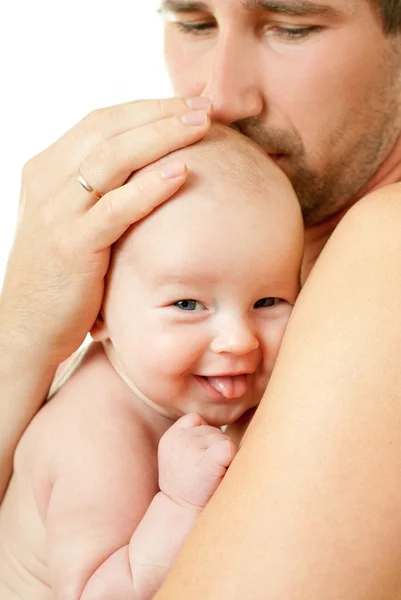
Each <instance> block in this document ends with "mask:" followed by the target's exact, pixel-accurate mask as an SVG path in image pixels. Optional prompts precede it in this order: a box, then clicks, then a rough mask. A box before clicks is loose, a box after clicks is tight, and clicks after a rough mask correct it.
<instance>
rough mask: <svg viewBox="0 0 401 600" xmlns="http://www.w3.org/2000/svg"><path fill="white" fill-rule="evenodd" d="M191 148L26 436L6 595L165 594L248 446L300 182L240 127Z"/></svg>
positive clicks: (11, 495)
mask: <svg viewBox="0 0 401 600" xmlns="http://www.w3.org/2000/svg"><path fill="white" fill-rule="evenodd" d="M178 154H179V157H180V159H183V160H185V162H186V164H187V165H188V168H189V170H190V176H189V179H188V182H187V184H186V185H185V186H184V188H183V189H182V190H181V191H180V192H179V193H177V194H176V196H175V197H174V198H173V199H172V200H170V201H169V202H167V203H165V204H164V205H163V206H161V207H160V208H158V209H157V210H155V211H154V212H153V213H152V214H151V215H150V216H149V217H147V218H146V219H144V220H143V221H141V222H140V223H138V224H136V225H135V226H133V227H131V229H130V230H129V231H128V232H127V234H126V235H125V236H124V237H123V238H122V239H121V240H120V242H119V243H118V244H116V246H115V248H114V249H113V253H112V261H111V264H110V269H109V273H108V277H107V285H106V294H105V299H104V304H103V309H102V313H101V318H99V319H98V321H97V323H96V325H95V327H94V329H93V332H92V335H93V338H94V340H95V342H94V343H93V344H92V345H91V346H90V347H89V349H88V350H87V351H86V352H85V353H84V354H83V355H82V356H81V359H80V363H79V365H76V368H75V371H74V372H73V373H72V374H71V376H70V377H69V378H68V379H67V381H65V382H64V384H63V386H62V387H61V389H60V390H59V391H58V392H57V393H56V394H55V396H54V397H53V398H52V399H51V401H50V402H48V403H47V404H46V405H45V406H44V407H43V409H42V410H41V411H40V413H39V414H38V415H37V417H36V418H35V420H34V421H33V422H32V424H31V426H30V427H29V429H28V430H27V432H26V434H25V436H24V437H23V439H22V440H21V442H20V445H19V447H18V450H17V454H16V458H15V471H14V475H13V478H12V481H11V483H10V486H9V489H8V492H7V495H6V498H5V500H4V503H3V505H2V506H1V511H0V597H1V599H2V600H14V599H17V598H18V599H26V600H50V599H55V598H58V599H60V600H103V599H104V600H106V599H107V600H128V598H129V599H130V600H145V599H150V598H152V596H153V595H154V593H155V592H156V590H157V589H158V587H159V586H160V585H161V583H162V581H163V579H164V578H165V577H166V575H167V573H168V570H169V569H170V567H171V564H172V562H173V560H174V559H175V557H176V555H177V553H178V551H179V549H180V547H181V545H182V543H183V541H184V539H185V537H186V536H187V535H188V533H189V531H190V529H191V527H192V526H193V524H194V522H195V520H196V518H197V517H198V515H199V513H200V511H201V510H202V508H203V507H204V506H205V505H206V503H207V502H208V500H209V499H210V497H211V496H212V494H213V493H214V492H215V490H216V488H217V487H218V485H219V483H220V482H221V480H222V478H223V476H224V474H225V472H226V469H227V467H228V466H229V465H230V463H231V461H232V459H233V457H234V455H235V453H236V446H235V445H234V444H233V442H231V441H230V439H229V437H228V436H227V435H225V434H223V433H222V431H221V430H220V427H221V426H223V425H227V424H230V423H233V422H234V421H235V420H237V419H238V418H239V417H241V416H242V415H243V414H244V413H245V412H246V411H247V410H248V409H251V408H252V407H255V406H257V404H258V403H259V402H260V400H261V397H262V395H263V393H264V390H265V388H266V385H267V383H268V381H269V377H270V375H271V372H272V369H273V366H274V363H275V360H276V357H277V353H278V350H279V347H280V343H281V340H282V337H283V334H284V330H285V328H286V325H287V322H288V319H289V316H290V313H291V309H292V306H293V304H294V302H295V300H296V297H297V294H298V292H299V271H300V266H301V260H302V254H303V225H302V219H301V215H300V210H299V206H298V202H297V199H296V197H295V195H294V192H293V190H292V188H291V186H290V184H289V183H288V182H287V179H286V178H285V176H284V175H283V174H282V173H281V171H280V170H279V169H278V168H277V167H276V166H275V165H274V164H273V163H271V161H270V160H269V159H268V158H267V157H266V156H265V154H264V153H263V151H262V150H261V149H260V148H259V147H257V146H256V145H254V144H253V143H252V142H250V141H249V140H247V139H246V138H245V137H243V136H241V135H240V134H239V133H237V132H235V131H233V130H231V129H228V128H223V127H221V126H215V127H213V128H212V130H211V132H210V133H209V134H208V136H207V137H206V139H205V140H204V141H202V142H200V143H198V144H196V145H194V146H192V147H190V148H186V149H185V150H181V151H180V152H179V153H178ZM163 160H166V159H163ZM159 167H160V162H159V164H158V165H157V166H153V165H152V166H150V167H148V168H159ZM159 442H160V444H159Z"/></svg>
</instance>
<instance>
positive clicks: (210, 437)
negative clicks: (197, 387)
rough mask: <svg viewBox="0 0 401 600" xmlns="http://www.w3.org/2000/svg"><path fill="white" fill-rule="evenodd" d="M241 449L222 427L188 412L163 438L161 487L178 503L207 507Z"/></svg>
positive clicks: (160, 445) (160, 454) (160, 448)
mask: <svg viewBox="0 0 401 600" xmlns="http://www.w3.org/2000/svg"><path fill="white" fill-rule="evenodd" d="M237 452H238V448H237V446H236V445H235V444H234V442H232V441H231V440H230V438H229V437H228V436H227V435H225V434H224V433H222V432H221V431H220V429H218V428H217V427H212V426H211V425H208V424H207V423H206V421H205V420H204V419H203V418H202V417H201V416H200V415H198V414H196V413H191V414H188V415H185V416H184V417H181V419H179V420H178V421H177V422H176V423H175V424H174V425H173V426H172V427H170V429H168V430H167V431H166V433H165V434H164V436H163V437H162V438H161V440H160V444H159V486H160V489H161V490H162V491H163V492H164V493H165V494H167V495H168V496H170V497H171V498H172V499H173V500H176V501H177V502H185V503H189V504H193V505H195V506H199V507H200V508H203V507H204V506H206V504H207V502H208V501H209V499H210V498H211V496H212V495H213V494H214V492H215V491H216V489H217V488H218V486H219V484H220V482H221V480H222V479H223V477H224V475H225V474H226V471H227V468H228V467H229V466H230V464H231V462H232V460H233V459H234V457H235V455H236V454H237Z"/></svg>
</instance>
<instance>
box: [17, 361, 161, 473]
mask: <svg viewBox="0 0 401 600" xmlns="http://www.w3.org/2000/svg"><path fill="white" fill-rule="evenodd" d="M109 368H110V367H109V365H108V363H107V362H104V361H103V359H102V358H101V357H99V356H97V354H96V349H95V351H89V352H88V353H87V356H86V357H85V359H84V361H83V362H82V364H81V365H80V367H79V369H78V370H76V371H75V372H74V373H73V374H72V376H71V377H70V378H69V379H68V380H67V381H65V382H64V384H63V386H62V387H61V389H59V391H58V392H57V393H56V394H55V396H54V397H53V398H52V399H50V400H49V401H48V402H47V403H46V404H45V405H44V406H43V408H42V409H41V410H40V411H39V413H38V414H37V415H36V417H35V418H34V419H33V421H32V423H31V424H30V426H29V427H28V429H27V431H26V432H25V434H24V436H23V438H22V439H21V441H20V443H19V446H18V448H17V452H16V456H15V470H16V472H19V473H25V474H28V473H29V474H30V476H32V475H33V476H34V480H36V481H48V480H50V481H54V480H55V479H56V478H57V477H58V476H60V474H62V476H64V475H65V474H72V473H74V471H75V472H76V471H77V470H79V473H80V477H82V478H89V479H90V478H92V477H94V478H96V477H103V476H104V478H105V479H106V480H107V476H108V474H111V473H113V472H114V473H117V471H120V475H121V477H123V475H124V474H128V473H129V469H130V468H132V465H133V464H135V470H136V471H137V474H138V477H139V478H140V476H141V473H142V472H143V471H147V472H152V473H153V472H154V471H155V470H157V442H158V440H157V439H156V438H155V436H153V435H152V434H151V428H150V427H149V424H148V423H147V422H146V421H145V420H144V419H143V417H142V415H141V413H140V412H139V411H138V410H136V409H135V406H134V405H133V404H132V403H131V402H129V401H127V398H126V396H125V395H124V391H123V390H124V388H123V387H121V388H120V387H119V386H118V382H117V384H116V385H115V384H114V382H115V381H116V380H115V379H114V378H113V373H111V372H109ZM98 471H101V474H100V473H98Z"/></svg>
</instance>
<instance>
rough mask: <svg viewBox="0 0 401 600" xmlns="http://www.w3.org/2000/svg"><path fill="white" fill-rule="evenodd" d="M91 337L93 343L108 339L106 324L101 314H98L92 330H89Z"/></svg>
mask: <svg viewBox="0 0 401 600" xmlns="http://www.w3.org/2000/svg"><path fill="white" fill-rule="evenodd" d="M90 334H91V337H92V339H93V341H94V342H105V341H106V340H108V339H109V332H108V331H107V326H106V323H105V322H104V319H103V315H102V313H99V314H98V316H97V319H96V321H95V322H94V324H93V326H92V329H91V330H90Z"/></svg>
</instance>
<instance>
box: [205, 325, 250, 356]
mask: <svg viewBox="0 0 401 600" xmlns="http://www.w3.org/2000/svg"><path fill="white" fill-rule="evenodd" d="M257 348H259V340H258V338H257V336H256V335H255V333H254V332H253V331H252V329H251V327H249V325H248V324H247V323H245V322H243V321H241V320H239V319H230V320H229V321H228V320H227V321H226V322H225V324H224V326H223V325H222V326H220V328H219V330H218V332H217V334H216V336H215V337H214V339H213V341H212V343H211V349H212V350H213V352H216V353H217V354H223V353H229V354H236V355H238V356H242V355H244V354H248V353H249V352H252V350H256V349H257Z"/></svg>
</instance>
